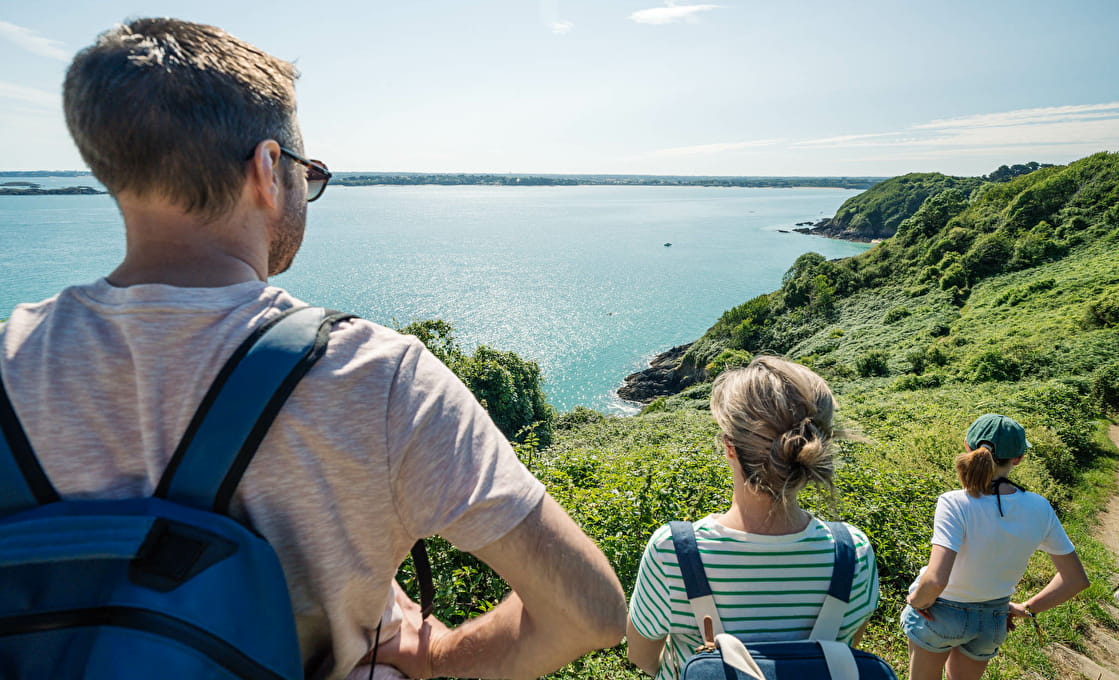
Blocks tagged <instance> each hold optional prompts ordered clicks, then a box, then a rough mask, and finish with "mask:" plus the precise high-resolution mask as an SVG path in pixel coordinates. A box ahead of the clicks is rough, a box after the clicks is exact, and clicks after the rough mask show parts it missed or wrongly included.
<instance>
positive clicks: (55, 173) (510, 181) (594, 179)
mask: <svg viewBox="0 0 1119 680" xmlns="http://www.w3.org/2000/svg"><path fill="white" fill-rule="evenodd" d="M88 175H89V172H88V171H84V170H23V171H20V170H2V171H0V178H4V177H19V178H27V177H31V178H38V177H81V176H88ZM885 179H887V178H885V177H767V176H757V177H751V176H742V177H737V176H719V175H562V174H516V173H508V174H490V173H438V172H336V173H334V177H333V179H332V180H331V183H332V184H335V185H339V186H349V187H361V186H410V185H425V184H426V185H441V186H588V185H605V186H656V187H664V186H684V187H745V188H753V189H794V188H796V189H805V188H808V189H869V188H870V187H872V186H874V185H875V184H878V183H879V182H881V181H883V180H885ZM15 184H19V185H22V186H21V187H16V188H13V187H12V186H11V185H15ZM90 193H97V194H102V193H105V192H104V191H99V190H96V189H92V188H91V187H65V188H61V189H41V188H39V187H38V185H33V184H31V183H30V182H8V183H0V196H3V195H7V196H34V195H41V194H90Z"/></svg>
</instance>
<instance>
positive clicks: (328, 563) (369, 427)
mask: <svg viewBox="0 0 1119 680" xmlns="http://www.w3.org/2000/svg"><path fill="white" fill-rule="evenodd" d="M301 304H302V303H301V302H299V301H298V300H296V299H295V298H293V297H292V296H290V295H289V294H288V293H287V292H285V291H283V290H281V289H278V288H274V287H269V286H267V285H266V284H264V283H262V282H250V283H242V284H237V285H234V286H227V287H223V288H177V287H172V286H165V285H154V284H153V285H140V286H132V287H128V288H116V287H113V286H111V285H110V284H109V283H108V282H107V281H105V280H103V279H102V280H100V281H97V282H95V283H93V284H91V285H87V286H77V287H72V288H67V289H66V290H64V291H62V292H61V293H60V294H59V295H58V296H56V297H54V298H51V299H49V300H46V301H44V302H41V303H38V304H30V305H20V306H18V307H16V309H15V310H14V311H13V312H12V315H11V318H10V319H9V320H8V322H7V323H6V324H4V325H3V326H0V350H2V351H0V368H2V371H3V380H4V384H5V386H6V387H7V389H8V391H9V394H10V395H11V398H12V401H13V403H14V406H15V409H16V412H17V415H18V416H19V418H20V420H21V421H22V422H23V425H24V428H25V429H26V431H27V434H28V437H29V438H30V440H31V443H32V446H33V447H34V449H35V451H36V453H37V454H38V457H39V459H40V461H41V463H42V465H43V467H44V468H45V470H46V473H47V475H48V476H49V477H50V479H51V480H52V481H53V483H54V485H55V487H56V488H57V489H58V491H59V493H61V494H62V496H63V497H64V498H68V499H80V498H127V497H136V496H146V495H151V493H152V492H153V490H154V488H155V486H156V484H157V483H158V482H159V478H160V476H161V475H162V474H163V470H164V468H165V467H166V465H167V462H168V460H169V459H170V456H171V453H172V452H173V451H174V449H175V446H176V444H177V443H178V440H179V438H180V437H181V436H182V434H183V432H184V431H185V429H186V427H187V424H188V422H189V421H190V419H191V417H192V416H193V414H194V411H195V409H196V408H197V406H198V403H199V402H200V401H201V399H202V396H203V394H204V393H205V391H206V389H207V388H208V387H209V385H210V383H211V382H212V380H213V379H214V377H215V376H216V375H217V372H218V370H219V369H220V368H221V366H222V364H223V363H224V362H225V360H226V359H227V358H228V357H229V355H230V354H232V353H233V351H234V349H236V347H237V346H238V345H239V344H240V343H241V341H242V340H244V338H245V337H247V336H248V334H249V333H250V332H251V331H252V329H254V328H256V327H257V326H259V325H260V324H261V323H263V322H264V321H265V320H267V319H269V318H272V317H274V316H276V315H277V314H279V313H281V312H282V311H283V310H285V309H288V308H291V307H293V306H297V305H301ZM544 493H545V492H544V487H543V485H542V484H541V483H540V482H539V481H537V480H536V479H535V478H534V477H533V476H532V475H531V474H530V473H529V472H528V470H527V469H525V467H524V466H523V465H522V464H521V463H520V462H519V461H518V460H517V458H516V455H515V454H514V452H513V451H512V449H511V447H510V446H509V444H508V442H507V441H506V440H505V438H504V436H502V434H501V432H500V431H499V430H498V429H497V428H496V427H495V426H494V424H493V422H492V421H491V420H490V418H489V416H488V415H487V414H486V413H485V411H484V410H483V409H482V407H481V406H480V405H479V404H478V402H477V401H476V400H475V399H474V397H473V396H472V395H471V394H470V392H469V391H468V390H467V389H466V387H465V386H464V385H463V384H462V383H461V382H460V381H459V380H458V379H457V378H456V377H455V376H454V375H453V374H452V373H451V372H450V371H449V370H448V369H447V368H446V367H445V366H443V364H441V363H440V362H439V361H438V360H437V359H436V358H435V357H434V356H433V355H431V353H429V352H428V351H427V350H426V349H424V347H423V345H422V344H421V343H420V342H419V341H417V340H416V339H415V338H413V337H411V336H403V335H400V334H398V333H396V332H394V331H392V330H389V329H386V328H383V327H381V326H378V325H376V324H374V323H370V322H368V321H364V320H355V321H347V322H342V323H339V324H337V325H336V326H335V328H334V330H333V332H332V333H331V337H330V344H329V347H328V349H327V352H326V354H325V356H324V357H323V358H322V359H321V360H320V361H319V362H318V363H317V364H315V366H314V367H313V368H312V369H311V371H310V372H309V373H308V374H307V376H306V377H305V378H304V379H303V380H302V382H300V384H299V385H298V386H297V387H296V389H295V391H294V393H293V394H292V395H291V398H290V399H289V401H288V402H287V404H286V405H285V406H284V408H283V409H282V410H281V412H280V414H279V416H278V417H277V419H276V421H275V423H274V424H273V426H272V428H271V429H270V430H269V433H268V435H267V436H266V437H265V439H264V441H263V443H262V445H261V447H260V450H259V451H258V453H257V455H256V458H255V459H254V461H253V463H252V464H251V465H250V466H249V469H248V471H247V473H246V474H245V477H244V479H243V481H242V483H241V485H240V487H239V488H238V491H237V494H236V496H235V498H234V505H233V510H232V512H233V514H234V515H235V516H236V517H237V518H238V519H241V520H242V521H245V522H247V523H249V524H250V525H251V526H252V527H254V528H255V529H256V530H257V531H259V532H260V533H261V534H263V535H264V536H265V537H266V538H267V539H268V541H269V543H271V545H272V546H273V547H274V548H275V550H276V552H277V553H278V554H279V556H280V560H281V562H282V564H283V567H284V574H285V576H286V577H287V580H288V587H289V589H290V591H291V596H292V602H293V604H294V608H295V612H296V618H297V624H298V630H299V637H300V645H301V650H302V653H303V658H304V663H305V664H306V665H307V670H308V672H309V673H310V674H311V676H318V677H330V678H340V677H344V676H345V675H346V673H347V672H348V670H349V669H350V668H352V667H353V666H354V664H355V663H356V662H357V660H358V659H359V658H360V657H361V656H363V655H364V654H365V653H366V652H367V651H368V648H369V644H370V640H371V639H372V631H373V629H374V628H376V625H377V622H378V621H379V620H380V618H381V614H382V612H383V611H384V610H385V607H386V602H387V598H388V595H389V592H390V583H391V581H392V579H393V576H394V574H395V572H396V569H397V567H398V565H399V564H400V562H401V561H402V560H403V559H404V557H405V556H406V555H407V553H408V549H409V548H410V547H411V545H412V544H413V543H414V542H415V541H416V539H417V538H420V537H427V536H431V535H434V534H439V535H441V536H443V537H444V538H446V539H448V540H449V541H451V542H452V543H454V544H455V545H456V546H457V547H459V548H461V549H463V550H476V549H478V548H481V547H484V546H486V545H487V544H489V543H491V542H493V541H495V540H497V539H498V538H501V537H502V536H504V535H505V534H506V533H507V532H509V531H510V530H511V529H512V528H514V527H515V526H517V524H519V523H520V522H521V520H522V519H524V517H525V516H526V515H527V514H528V513H529V512H530V511H532V510H533V509H534V508H535V507H536V506H537V505H538V504H539V503H540V502H541V500H542V499H543V497H544ZM331 652H332V653H333V659H336V663H334V664H333V670H330V671H327V670H326V669H327V668H329V667H330V666H331V665H332V664H331V661H330V659H331V655H330V653H331Z"/></svg>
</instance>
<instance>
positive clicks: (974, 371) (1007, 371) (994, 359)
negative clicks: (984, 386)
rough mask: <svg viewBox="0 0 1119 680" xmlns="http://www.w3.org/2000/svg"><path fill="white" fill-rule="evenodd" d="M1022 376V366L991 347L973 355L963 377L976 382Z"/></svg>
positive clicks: (1012, 378) (1014, 378) (1013, 378)
mask: <svg viewBox="0 0 1119 680" xmlns="http://www.w3.org/2000/svg"><path fill="white" fill-rule="evenodd" d="M1021 377H1022V367H1021V366H1019V365H1018V363H1017V362H1016V361H1014V360H1013V359H1012V358H1011V357H1009V356H1007V355H1006V354H1005V353H1003V352H1002V351H1000V350H997V349H989V350H987V351H985V352H981V353H980V354H977V355H976V356H974V357H972V359H971V361H969V362H968V363H967V365H966V366H965V367H964V372H963V378H964V379H965V380H968V381H970V382H974V383H981V382H991V381H1006V380H1018V379H1019V378H1021Z"/></svg>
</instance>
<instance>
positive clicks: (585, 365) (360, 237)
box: [0, 178, 866, 411]
mask: <svg viewBox="0 0 1119 680" xmlns="http://www.w3.org/2000/svg"><path fill="white" fill-rule="evenodd" d="M16 179H18V178H5V181H11V180H16ZM29 181H39V183H41V184H43V185H44V186H47V185H48V183H47V182H46V181H40V180H35V179H30V180H29ZM86 183H88V182H86V181H75V178H62V183H61V186H69V185H71V184H86ZM50 184H51V185H55V182H53V181H52V182H51V183H50ZM856 193H858V192H857V191H846V190H838V189H743V188H705V187H608V186H578V187H484V186H459V187H440V186H405V187H330V188H329V189H328V190H327V192H326V194H325V196H324V198H323V199H321V200H319V201H317V202H315V203H314V204H312V205H311V206H310V207H309V210H308V227H307V235H306V240H305V242H304V246H303V249H302V250H301V251H300V253H299V255H298V256H297V257H296V260H295V264H294V266H293V267H292V270H291V271H289V272H288V273H285V274H282V275H280V276H278V277H276V278H275V279H274V280H273V282H274V283H275V284H276V285H279V286H283V287H285V288H287V289H288V290H290V291H291V292H292V293H293V294H294V295H296V296H298V297H301V298H303V299H305V300H308V301H312V302H315V303H317V304H323V305H326V306H330V307H334V308H337V309H345V310H348V311H353V312H356V313H358V314H360V315H362V316H364V317H366V318H369V319H372V320H374V321H378V322H380V323H385V324H389V325H394V324H396V325H402V324H404V323H407V322H409V321H413V320H419V319H429V318H436V317H438V318H442V319H444V320H446V321H449V322H451V323H452V324H454V326H455V329H456V332H457V337H458V339H459V341H460V342H461V343H462V344H463V345H464V346H466V347H473V346H475V345H477V344H480V343H484V344H488V345H490V346H492V347H495V348H498V349H503V350H512V351H515V352H517V353H518V354H521V355H522V356H524V357H527V358H530V359H533V360H534V361H536V362H538V363H539V364H540V367H541V369H542V370H543V372H544V374H545V377H546V389H547V392H548V395H549V398H550V400H551V402H552V403H553V404H554V405H555V406H556V407H557V408H560V409H561V410H567V409H570V408H572V407H574V406H576V405H579V404H581V405H585V406H590V407H593V408H598V409H602V410H607V411H627V410H630V409H632V407H631V406H628V405H627V404H625V403H624V402H621V401H620V400H618V399H617V398H616V396H614V395H613V391H614V390H615V389H616V388H617V387H618V385H619V384H620V383H621V380H622V378H623V377H624V376H625V375H627V374H628V373H631V372H633V371H635V370H639V369H640V368H642V367H643V366H644V365H645V364H646V362H647V361H648V360H649V358H650V357H651V356H652V355H654V354H656V353H658V352H660V351H663V350H665V349H667V348H669V347H671V346H673V345H678V344H681V343H684V342H688V341H690V340H694V339H695V338H696V337H698V336H699V335H700V334H702V333H703V331H704V330H706V329H707V328H708V327H709V326H710V325H711V324H712V323H713V322H714V321H715V320H716V319H717V318H718V316H719V315H720V314H721V313H722V312H723V311H724V310H726V309H727V308H729V307H732V306H734V305H736V304H738V303H740V302H742V301H744V300H746V299H748V298H751V297H753V296H755V295H758V294H760V293H763V292H766V291H769V290H772V289H774V288H775V287H777V286H778V285H779V284H780V281H781V275H782V274H783V273H784V272H785V270H786V269H788V267H789V266H790V265H791V264H792V262H793V261H794V260H795V259H796V258H797V256H799V255H800V254H802V253H805V252H808V251H815V252H819V253H821V254H823V255H824V256H826V257H829V258H833V257H844V256H847V255H853V254H856V253H859V252H862V251H863V250H865V249H866V246H865V245H863V244H858V243H847V242H843V241H834V240H829V239H823V238H818V237H811V236H804V235H801V234H796V233H781V232H779V231H778V229H791V228H792V227H793V226H794V224H795V223H796V222H801V221H805V220H810V219H811V220H814V219H818V218H820V217H823V216H830V215H832V214H834V212H835V210H836V208H838V207H839V205H840V204H841V203H842V202H843V201H844V200H846V199H847V198H849V197H850V196H853V195H855V194H856ZM668 242H670V243H672V245H671V247H665V245H664V244H665V243H668ZM123 250H124V237H123V229H122V227H121V226H120V221H119V217H118V215H117V213H116V208H115V205H114V204H113V202H112V200H111V199H110V198H109V197H107V196H41V197H0V318H3V317H5V316H7V315H8V314H9V312H10V311H11V309H12V307H13V306H14V305H15V304H16V303H18V302H21V301H25V300H38V299H42V298H45V297H48V296H50V295H52V294H53V293H54V292H56V291H57V290H58V289H59V288H61V287H63V286H65V285H69V284H74V283H82V282H86V281H89V280H92V279H94V278H96V277H98V276H101V275H104V274H105V273H106V272H108V271H109V270H111V269H112V267H113V266H114V265H115V264H116V262H117V261H118V260H119V258H120V257H121V255H122V254H123Z"/></svg>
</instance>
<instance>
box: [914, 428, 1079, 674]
mask: <svg viewBox="0 0 1119 680" xmlns="http://www.w3.org/2000/svg"><path fill="white" fill-rule="evenodd" d="M1029 446H1030V443H1029V442H1028V441H1026V432H1025V430H1024V429H1022V426H1021V425H1019V424H1018V423H1017V422H1015V421H1014V420H1013V419H1011V418H1008V417H1007V416H1003V415H998V414H994V413H988V414H985V415H982V416H980V417H979V418H977V419H976V420H975V422H974V423H972V424H971V427H969V428H968V430H967V435H966V437H965V444H964V449H965V450H964V452H963V453H961V454H960V455H959V456H957V457H956V474H957V475H958V476H959V478H960V483H961V484H962V485H963V487H964V488H963V489H959V490H956V491H949V492H948V493H946V494H943V495H942V496H941V497H940V498H939V499H937V502H936V515H935V518H934V520H933V537H932V554H931V556H930V557H929V564H928V566H926V567H924V568H922V569H921V573H920V574H919V575H918V576H917V580H916V581H914V582H913V585H911V586H910V587H909V597H908V598H907V601H908V604H907V605H906V607H905V609H904V610H902V614H901V624H902V629H903V630H904V631H905V634H906V635H907V636H908V637H909V677H910V679H911V680H927V679H936V680H939V678H940V677H941V673H942V672H943V671H944V668H945V665H946V664H947V668H948V677H949V678H951V679H952V680H969V679H978V678H980V677H981V676H982V675H983V671H984V670H985V669H986V668H987V663H988V662H989V661H990V660H991V659H992V658H994V656H995V655H996V654H997V653H998V651H999V645H1000V644H1002V642H1003V640H1005V639H1006V634H1007V630H1008V629H1009V628H1010V627H1012V626H1013V623H1012V621H1013V618H1032V617H1034V616H1036V615H1037V614H1040V613H1041V612H1043V611H1046V610H1047V609H1052V608H1053V607H1056V606H1057V605H1059V604H1061V603H1062V602H1064V601H1066V600H1068V599H1069V598H1071V597H1073V596H1074V595H1076V594H1077V593H1079V592H1080V591H1082V590H1084V589H1085V588H1087V587H1088V576H1087V575H1086V574H1085V573H1084V567H1083V566H1082V565H1081V564H1080V558H1079V557H1077V555H1076V552H1075V549H1074V548H1073V545H1072V543H1071V542H1070V541H1069V539H1068V535H1067V534H1065V530H1064V528H1063V527H1062V526H1061V522H1060V520H1058V519H1057V516H1056V514H1055V513H1054V512H1053V508H1052V507H1051V506H1050V505H1049V502H1048V501H1047V500H1045V499H1044V498H1042V497H1041V496H1039V495H1037V494H1035V493H1030V492H1028V491H1026V490H1025V489H1023V488H1022V487H1020V486H1018V485H1017V484H1015V483H1014V482H1011V481H1010V480H1009V479H1007V475H1009V474H1010V471H1011V470H1012V469H1014V467H1015V466H1016V465H1018V464H1019V463H1021V462H1022V458H1023V457H1024V456H1025V454H1026V449H1027V448H1029ZM1039 549H1040V550H1042V551H1044V552H1046V553H1048V554H1049V559H1050V560H1052V562H1053V566H1054V567H1056V569H1057V573H1056V575H1055V576H1053V579H1052V580H1051V581H1049V584H1048V585H1046V586H1045V587H1044V588H1042V589H1041V591H1040V592H1038V593H1036V594H1035V595H1033V596H1032V597H1030V598H1028V599H1026V601H1024V602H1011V601H1010V596H1011V595H1013V594H1014V589H1015V587H1017V585H1018V581H1019V580H1021V578H1022V575H1023V574H1024V573H1025V572H1026V563H1027V562H1028V561H1029V558H1030V555H1032V554H1033V552H1034V551H1035V550H1039ZM1035 624H1036V619H1035ZM1037 630H1038V631H1039V632H1038V635H1039V636H1040V628H1038V629H1037Z"/></svg>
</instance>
